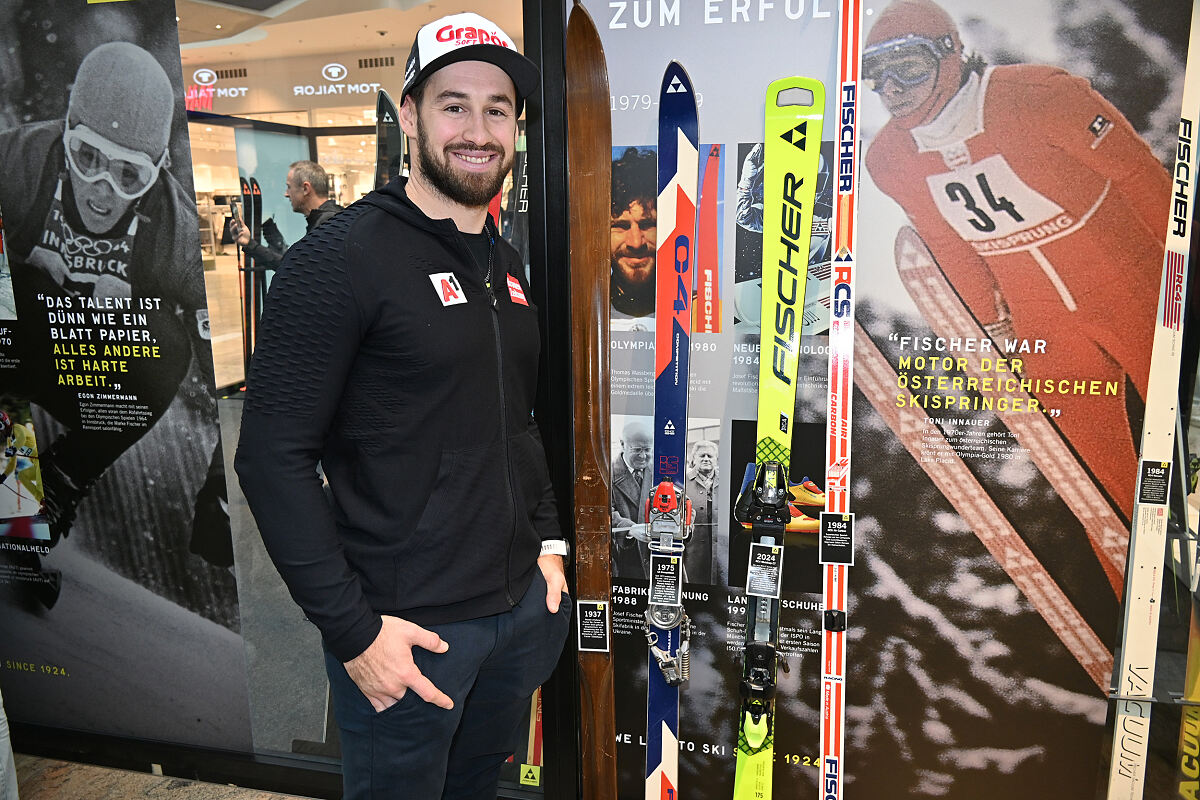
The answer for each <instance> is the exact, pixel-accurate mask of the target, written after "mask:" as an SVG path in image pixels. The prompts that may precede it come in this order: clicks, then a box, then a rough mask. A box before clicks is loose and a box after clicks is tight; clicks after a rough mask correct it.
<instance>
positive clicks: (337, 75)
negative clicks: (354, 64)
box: [292, 62, 382, 97]
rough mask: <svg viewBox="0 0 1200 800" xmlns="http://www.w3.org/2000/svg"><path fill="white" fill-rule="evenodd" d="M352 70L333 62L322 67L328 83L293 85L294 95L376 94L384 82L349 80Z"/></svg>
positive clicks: (322, 75)
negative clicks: (347, 78)
mask: <svg viewBox="0 0 1200 800" xmlns="http://www.w3.org/2000/svg"><path fill="white" fill-rule="evenodd" d="M349 74H350V71H349V70H348V69H346V68H345V67H344V66H343V65H341V64H339V63H337V62H332V63H329V64H326V65H325V66H324V67H322V68H321V77H323V78H324V79H325V80H326V83H325V84H324V85H321V86H316V85H313V84H311V83H309V84H303V85H299V86H293V87H292V94H293V95H300V96H306V97H307V96H312V95H324V94H365V95H375V94H376V93H377V92H378V91H379V88H380V86H381V85H382V84H379V83H358V82H347V81H346V80H345V79H346V76H348V75H349Z"/></svg>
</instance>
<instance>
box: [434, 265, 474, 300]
mask: <svg viewBox="0 0 1200 800" xmlns="http://www.w3.org/2000/svg"><path fill="white" fill-rule="evenodd" d="M429 280H430V281H431V282H432V283H433V290H434V291H435V292H437V295H438V299H439V300H441V301H442V305H444V306H455V305H458V304H459V303H465V302H467V295H466V293H465V292H463V288H462V284H461V283H459V282H458V278H456V277H455V276H454V273H453V272H439V273H437V274H436V275H430V276H429Z"/></svg>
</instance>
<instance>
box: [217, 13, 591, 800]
mask: <svg viewBox="0 0 1200 800" xmlns="http://www.w3.org/2000/svg"><path fill="white" fill-rule="evenodd" d="M405 76H406V77H405V84H404V87H403V91H402V93H401V95H400V97H401V108H400V118H401V125H402V127H403V129H404V132H405V134H407V135H408V137H409V141H410V142H411V143H412V147H413V153H414V158H413V162H412V167H411V175H410V177H409V178H408V179H407V181H405V180H393V181H391V182H390V183H389V184H387V185H386V186H384V187H383V188H381V189H379V190H378V191H375V192H372V193H371V194H369V195H368V196H367V197H366V198H364V199H363V200H362V201H360V202H358V203H355V204H354V205H353V206H351V207H350V208H348V209H347V210H346V211H344V212H342V213H341V214H338V215H337V216H336V217H334V218H333V219H331V220H329V221H328V222H326V223H325V224H323V225H321V226H320V227H318V228H316V229H315V230H314V231H313V232H312V233H311V234H310V235H308V236H306V237H305V238H304V239H303V240H301V241H300V242H299V243H297V244H296V245H294V246H293V247H292V248H291V249H290V250H289V251H288V254H287V256H286V258H285V259H284V264H283V269H281V270H280V271H279V273H278V274H277V276H276V278H275V282H274V285H273V286H272V289H271V292H270V294H268V296H267V303H266V310H265V313H264V316H263V322H262V333H261V335H260V342H259V345H258V348H257V350H256V351H255V355H254V361H253V364H252V366H251V372H250V377H249V381H248V391H247V396H246V401H245V411H244V414H243V418H242V435H241V442H240V444H239V447H238V453H237V460H236V465H237V471H238V476H239V478H240V479H241V484H242V488H243V490H244V492H245V494H246V498H247V500H248V501H249V503H250V507H251V509H252V511H253V512H254V515H255V518H256V519H257V521H258V524H259V528H260V530H261V532H262V536H263V540H264V542H265V543H266V546H267V550H268V552H269V553H270V554H271V557H272V559H273V560H274V562H275V564H276V566H277V567H278V568H279V571H280V573H281V575H282V576H283V579H284V581H285V582H286V584H287V586H288V588H289V590H290V592H291V594H292V596H293V598H295V600H296V601H297V603H298V604H299V605H300V606H301V608H302V609H303V610H304V613H305V615H306V616H307V617H308V619H310V620H311V621H312V622H313V623H314V624H316V626H317V627H318V628H319V629H320V631H321V635H322V639H323V642H324V646H325V651H326V654H325V663H326V668H327V671H328V674H329V680H330V688H331V693H332V695H333V700H334V713H335V716H336V718H337V721H338V728H339V731H340V737H341V744H342V754H343V775H344V787H345V795H344V796H345V797H346V798H366V797H372V798H376V797H396V798H400V797H420V798H437V797H443V798H459V797H463V798H466V797H471V798H474V797H494V796H495V794H496V783H497V781H498V777H499V770H500V767H501V764H502V763H503V762H504V760H505V759H506V758H507V756H508V755H509V754H510V753H511V752H512V740H513V738H514V733H515V731H516V728H517V725H518V722H519V720H520V718H521V716H522V714H523V713H524V712H525V711H526V710H527V709H528V703H529V698H530V696H531V694H532V693H533V690H534V689H535V688H536V687H537V686H538V685H539V684H540V683H541V682H542V681H543V680H544V679H545V678H546V677H548V676H549V674H550V672H551V670H552V668H553V666H554V664H555V662H556V661H557V659H558V655H559V652H560V651H561V649H562V645H563V642H564V641H565V637H566V630H567V623H568V618H569V614H570V602H569V598H567V597H566V594H565V591H564V590H565V588H566V580H565V578H564V575H563V555H565V554H566V546H565V545H566V543H565V541H563V540H562V534H561V532H560V531H559V528H558V524H557V513H556V511H555V504H554V499H553V495H552V491H551V488H550V480H549V473H548V469H547V466H546V460H545V454H544V453H543V450H542V445H541V441H540V438H539V436H538V432H537V427H536V425H535V423H534V421H533V417H532V413H531V412H532V405H533V398H534V392H535V388H536V383H537V362H538V350H539V336H538V327H537V314H536V310H535V309H534V308H533V307H531V306H530V304H529V300H528V294H529V288H528V285H527V284H526V282H525V277H524V268H523V267H522V265H521V263H520V261H519V259H518V258H517V255H516V253H515V251H514V250H513V249H512V248H511V246H509V245H508V244H507V243H506V242H504V241H502V240H499V239H498V236H497V234H496V223H495V221H494V220H492V219H491V218H490V217H488V215H487V205H488V202H489V200H490V199H491V198H492V197H493V196H495V194H496V192H497V191H498V190H499V188H500V185H501V183H502V181H503V180H504V176H505V174H506V173H507V172H508V171H509V168H510V166H511V163H512V158H513V152H514V150H515V147H516V134H517V117H518V116H519V114H520V112H521V107H522V105H523V102H524V98H526V97H528V96H529V95H530V94H532V93H533V92H534V91H535V90H536V88H537V84H538V80H539V76H538V72H537V69H536V67H534V65H533V64H532V63H531V62H529V61H528V60H526V59H525V58H524V57H522V56H521V55H519V54H518V53H517V52H516V50H515V47H514V45H513V43H512V40H511V39H509V38H508V36H507V35H505V34H504V32H503V31H501V30H500V29H499V28H497V27H496V26H495V25H494V24H493V23H491V22H489V21H488V20H486V19H484V18H482V17H480V16H478V15H475V14H469V13H466V14H456V15H453V16H450V17H445V18H443V19H440V20H437V21H435V22H431V23H429V24H428V25H425V26H424V27H423V28H421V29H420V31H419V32H418V33H417V37H416V41H415V42H414V44H413V49H412V52H411V55H410V56H409V62H408V65H407V69H406V72H405ZM318 462H320V463H321V465H322V466H323V468H324V471H325V474H326V475H327V477H328V479H329V485H330V487H331V490H332V495H333V499H334V503H333V505H332V507H331V505H330V503H329V502H327V500H326V498H325V494H324V492H323V491H322V487H321V482H320V480H319V479H318V477H317V474H316V466H317V463H318Z"/></svg>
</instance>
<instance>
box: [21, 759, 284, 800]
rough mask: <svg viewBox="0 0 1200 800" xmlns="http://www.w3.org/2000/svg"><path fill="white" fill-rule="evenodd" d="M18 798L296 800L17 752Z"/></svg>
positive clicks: (69, 799)
mask: <svg viewBox="0 0 1200 800" xmlns="http://www.w3.org/2000/svg"><path fill="white" fill-rule="evenodd" d="M17 782H18V784H19V787H20V792H21V800H130V798H154V799H155V800H300V798H296V797H295V796H294V795H284V794H275V793H274V792H264V791H261V790H259V789H241V788H238V787H236V786H226V785H222V784H216V783H200V782H199V781H188V780H183V779H182V778H170V777H163V776H160V775H148V774H145V773H141V772H126V771H125V770H119V769H108V768H107V767H95V766H91V765H89V764H73V763H68V762H66V761H54V760H52V759H47V758H37V757H34V756H26V755H20V754H18V755H17Z"/></svg>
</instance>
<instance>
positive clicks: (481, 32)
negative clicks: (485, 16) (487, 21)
mask: <svg viewBox="0 0 1200 800" xmlns="http://www.w3.org/2000/svg"><path fill="white" fill-rule="evenodd" d="M436 38H437V40H438V41H439V42H454V43H455V44H456V45H466V44H497V45H500V46H501V47H508V42H506V41H505V40H504V37H503V36H502V35H500V34H499V33H497V32H496V31H489V30H487V29H486V28H456V27H454V26H453V25H447V26H446V27H444V28H441V29H439V30H438V32H437V35H436Z"/></svg>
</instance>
